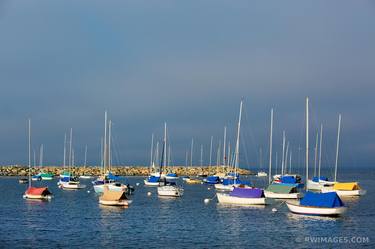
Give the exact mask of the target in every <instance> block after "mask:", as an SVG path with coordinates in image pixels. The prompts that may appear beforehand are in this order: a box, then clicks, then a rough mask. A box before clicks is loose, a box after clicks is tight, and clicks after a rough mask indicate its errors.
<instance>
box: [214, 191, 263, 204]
mask: <svg viewBox="0 0 375 249" xmlns="http://www.w3.org/2000/svg"><path fill="white" fill-rule="evenodd" d="M216 196H217V199H218V201H219V203H222V204H235V205H268V204H270V202H269V199H267V198H265V197H261V198H242V197H236V196H230V195H229V194H223V193H217V194H216Z"/></svg>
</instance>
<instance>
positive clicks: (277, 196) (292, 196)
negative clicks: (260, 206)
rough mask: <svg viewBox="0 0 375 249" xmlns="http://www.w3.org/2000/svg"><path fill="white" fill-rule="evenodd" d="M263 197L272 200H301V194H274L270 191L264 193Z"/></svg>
mask: <svg viewBox="0 0 375 249" xmlns="http://www.w3.org/2000/svg"><path fill="white" fill-rule="evenodd" d="M264 195H265V196H266V197H267V198H272V199H299V198H302V194H301V193H289V194H281V193H274V192H270V191H266V190H265V191H264Z"/></svg>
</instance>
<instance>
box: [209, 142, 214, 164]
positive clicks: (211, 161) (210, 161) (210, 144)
mask: <svg viewBox="0 0 375 249" xmlns="http://www.w3.org/2000/svg"><path fill="white" fill-rule="evenodd" d="M213 139H214V137H213V136H211V144H210V164H209V166H210V167H211V165H212V142H213Z"/></svg>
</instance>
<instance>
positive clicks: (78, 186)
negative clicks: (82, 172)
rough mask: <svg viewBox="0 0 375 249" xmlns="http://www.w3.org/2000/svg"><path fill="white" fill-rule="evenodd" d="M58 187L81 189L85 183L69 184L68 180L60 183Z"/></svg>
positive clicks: (84, 186)
mask: <svg viewBox="0 0 375 249" xmlns="http://www.w3.org/2000/svg"><path fill="white" fill-rule="evenodd" d="M59 186H60V188H62V189H83V188H86V185H84V184H80V183H78V184H69V183H68V182H64V183H61V184H60V185H59Z"/></svg>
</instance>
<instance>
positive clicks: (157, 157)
mask: <svg viewBox="0 0 375 249" xmlns="http://www.w3.org/2000/svg"><path fill="white" fill-rule="evenodd" d="M155 161H156V162H157V163H159V141H157V142H156V151H155ZM159 171H160V170H159Z"/></svg>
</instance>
